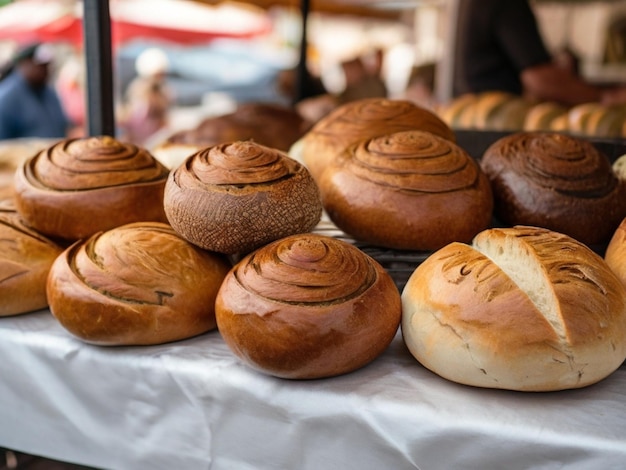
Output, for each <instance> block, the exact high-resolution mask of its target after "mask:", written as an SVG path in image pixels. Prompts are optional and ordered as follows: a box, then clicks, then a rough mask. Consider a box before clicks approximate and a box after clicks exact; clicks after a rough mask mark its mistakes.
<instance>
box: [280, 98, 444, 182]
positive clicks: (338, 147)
mask: <svg viewBox="0 0 626 470" xmlns="http://www.w3.org/2000/svg"><path fill="white" fill-rule="evenodd" d="M406 130H421V131H427V132H431V133H433V134H436V135H438V136H441V137H443V138H445V139H448V140H450V141H454V140H455V136H454V132H453V131H452V129H450V127H448V125H447V124H446V123H445V122H443V121H442V120H441V118H439V117H438V116H437V115H436V114H435V113H433V112H432V111H429V110H427V109H425V108H421V107H419V106H417V105H416V104H414V103H412V102H410V101H405V100H390V99H386V98H366V99H361V100H356V101H351V102H349V103H346V104H344V105H341V106H339V107H338V108H336V109H335V110H333V111H332V112H331V113H330V114H328V115H327V116H325V117H324V118H322V119H321V120H320V121H319V122H318V123H317V124H315V126H313V128H312V129H311V130H310V131H309V132H307V133H306V134H305V135H304V137H303V138H302V139H301V141H300V142H298V143H297V144H296V145H294V147H293V151H294V153H295V154H294V155H293V157H294V158H297V159H301V160H302V161H303V162H304V164H305V165H306V166H307V168H308V169H309V171H310V172H311V174H312V175H313V178H315V179H318V178H319V176H320V175H321V173H322V171H323V170H324V169H325V168H326V167H327V166H328V165H329V164H330V163H331V162H332V161H333V160H334V159H335V158H337V156H338V155H339V154H340V153H341V152H343V151H344V150H346V149H347V148H348V147H349V146H351V145H353V144H355V143H357V142H359V141H361V140H363V139H368V138H372V137H378V136H381V135H385V134H391V133H393V132H399V131H406ZM290 153H291V151H290Z"/></svg>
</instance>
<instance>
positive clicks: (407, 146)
mask: <svg viewBox="0 0 626 470" xmlns="http://www.w3.org/2000/svg"><path fill="white" fill-rule="evenodd" d="M454 137H455V136H454V133H453V132H452V130H451V129H450V128H449V127H448V126H447V125H446V124H445V123H444V122H443V121H442V120H441V119H439V118H438V117H437V116H436V115H435V114H434V113H433V112H431V111H429V110H427V109H424V108H421V107H419V106H417V105H415V104H413V103H411V102H409V101H403V100H390V99H383V98H370V99H362V100H357V101H353V102H350V103H347V104H344V105H342V106H341V107H339V108H337V109H336V110H335V111H333V112H332V113H330V114H329V115H328V116H326V117H325V118H323V119H322V120H320V121H319V122H318V123H317V124H316V125H315V126H314V127H313V128H312V129H311V131H309V132H308V133H307V134H306V135H305V136H304V137H303V138H302V139H301V140H300V141H299V142H298V143H296V144H295V145H294V146H293V147H292V150H291V154H292V155H294V156H295V158H301V159H302V160H303V161H304V163H305V164H306V166H307V168H309V170H310V171H311V174H312V175H313V177H314V178H315V180H316V181H317V183H318V186H319V189H320V193H321V197H322V203H323V206H324V209H325V210H326V212H327V214H328V216H329V217H330V219H331V220H332V222H334V223H335V225H336V226H337V227H338V228H339V229H341V230H343V231H344V232H346V233H347V234H348V235H350V236H352V237H354V238H355V239H357V240H358V241H363V242H367V243H371V244H374V245H377V246H381V247H386V248H393V249H400V250H425V251H426V250H433V249H437V248H440V247H441V246H443V245H445V244H446V243H448V242H450V241H455V240H456V241H469V240H471V238H472V237H473V236H474V235H475V234H476V233H478V232H479V231H481V230H483V229H485V228H487V226H489V224H490V223H491V219H492V209H493V200H492V195H491V188H490V186H489V182H488V180H487V178H486V177H485V175H484V174H483V172H482V170H481V169H480V167H479V166H478V164H477V163H476V161H475V160H474V159H472V158H471V157H470V156H469V155H468V154H467V153H466V152H465V151H464V150H463V149H461V148H460V147H459V146H457V145H456V144H455V143H454Z"/></svg>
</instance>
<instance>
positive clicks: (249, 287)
mask: <svg viewBox="0 0 626 470" xmlns="http://www.w3.org/2000/svg"><path fill="white" fill-rule="evenodd" d="M215 309H216V317H217V326H218V329H219V331H220V333H221V335H222V337H223V338H224V341H225V342H226V344H227V345H228V346H229V348H230V349H231V350H232V351H233V353H234V354H235V355H236V356H237V357H239V358H240V359H241V360H242V361H243V362H244V363H245V364H246V365H248V366H249V367H252V368H254V369H257V370H259V371H261V372H263V373H266V374H269V375H273V376H277V377H282V378H289V379H313V378H321V377H331V376H335V375H339V374H344V373H348V372H351V371H353V370H356V369H358V368H360V367H362V366H364V365H366V364H368V363H370V362H371V361H373V360H374V359H375V358H376V357H378V356H379V355H380V354H381V353H382V352H383V351H384V350H385V349H386V348H387V346H388V345H389V344H390V343H391V340H392V339H393V338H394V336H395V334H396V332H397V330H398V326H399V325H400V318H401V304H400V293H399V291H398V289H397V287H396V286H395V284H394V282H393V280H392V279H391V277H390V276H389V274H387V272H386V271H385V270H384V269H383V268H382V267H381V266H380V265H379V264H378V263H377V262H376V261H375V260H374V259H372V258H370V257H369V256H368V255H366V254H365V253H364V252H362V251H360V250H359V249H358V248H356V247H355V246H353V245H350V244H348V243H346V242H344V241H341V240H338V239H335V238H331V237H326V236H323V235H315V234H302V235H293V236H290V237H287V238H284V239H281V240H277V241H275V242H273V243H270V244H268V245H266V246H264V247H262V248H259V249H258V250H257V251H255V252H254V253H251V254H249V255H248V256H246V257H245V258H243V259H242V260H241V261H240V262H239V263H237V265H235V267H234V268H233V269H232V270H231V272H230V273H229V274H228V275H227V276H226V279H225V280H224V283H223V284H222V287H221V288H220V291H219V293H218V295H217V300H216V307H215Z"/></svg>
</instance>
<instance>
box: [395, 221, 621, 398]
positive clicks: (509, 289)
mask: <svg viewBox="0 0 626 470" xmlns="http://www.w3.org/2000/svg"><path fill="white" fill-rule="evenodd" d="M402 302H403V319H402V333H403V337H404V340H405V342H406V344H407V347H408V348H409V350H410V351H411V353H412V354H413V355H414V356H415V358H416V359H417V360H418V361H419V362H420V363H422V365H424V366H425V367H427V368H428V369H430V370H432V371H433V372H435V373H437V374H438V375H440V376H442V377H444V378H446V379H448V380H451V381H454V382H458V383H462V384H466V385H472V386H478V387H489V388H501V389H510V390H519V391H554V390H563V389H569V388H579V387H584V386H587V385H590V384H593V383H595V382H598V381H600V380H602V379H604V378H605V377H607V376H608V375H610V374H611V373H612V372H613V371H615V370H616V369H617V368H618V367H619V366H620V365H621V363H622V362H623V361H624V359H625V358H626V290H625V289H624V287H623V286H622V285H621V283H620V281H619V279H618V278H617V277H616V276H615V275H614V274H613V273H612V272H611V271H610V269H609V268H608V266H607V264H606V263H605V262H604V261H603V260H602V259H601V258H600V257H599V256H598V255H597V254H595V253H594V252H593V251H591V250H590V249H588V248H587V247H586V246H584V245H582V244H580V243H578V242H576V241H575V240H573V239H572V238H570V237H568V236H565V235H562V234H559V233H556V232H551V231H548V230H545V229H538V228H533V227H515V228H508V229H490V230H486V231H484V232H481V233H480V234H478V235H477V236H476V238H475V239H474V242H473V245H472V246H469V245H464V244H461V243H452V244H450V245H447V246H446V247H444V248H442V249H441V250H439V251H437V252H436V253H434V254H433V255H431V256H430V257H429V258H428V259H427V260H426V261H425V262H424V263H422V264H421V265H420V266H419V267H418V268H417V269H416V270H415V272H414V273H413V275H412V276H411V278H410V279H409V281H408V282H407V285H406V287H405V288H404V291H403V293H402Z"/></svg>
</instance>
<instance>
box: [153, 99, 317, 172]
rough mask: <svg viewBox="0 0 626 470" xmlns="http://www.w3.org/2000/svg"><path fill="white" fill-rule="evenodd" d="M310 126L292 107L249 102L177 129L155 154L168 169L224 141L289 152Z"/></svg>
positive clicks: (157, 148)
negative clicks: (257, 145) (251, 143)
mask: <svg viewBox="0 0 626 470" xmlns="http://www.w3.org/2000/svg"><path fill="white" fill-rule="evenodd" d="M309 127H310V123H309V122H308V121H306V120H305V119H304V118H303V117H302V116H301V115H300V114H299V113H298V112H297V111H295V110H293V109H291V108H287V107H284V106H280V105H275V104H268V103H246V104H242V105H240V106H238V107H237V109H235V110H234V111H233V112H231V113H228V114H223V115H220V116H213V117H210V118H207V119H204V120H203V121H202V122H200V124H198V125H197V126H196V127H195V128H193V129H189V130H182V131H179V132H176V133H175V134H173V135H171V136H170V137H169V138H168V139H167V140H166V141H165V142H163V143H161V144H159V145H157V146H156V148H155V149H154V152H153V153H154V156H155V157H156V158H158V159H159V160H160V161H161V162H162V163H164V164H165V165H166V166H167V167H168V168H176V167H178V166H179V165H180V164H181V163H182V162H183V161H184V160H185V159H186V158H187V157H188V156H190V155H191V154H193V153H195V152H197V151H199V150H202V149H203V148H206V147H212V146H214V145H218V144H222V143H225V142H235V141H239V140H251V141H254V142H256V143H258V144H261V145H265V146H266V147H270V148H275V149H278V150H282V151H285V152H286V151H288V150H289V148H290V147H291V145H293V144H294V143H295V142H296V141H297V140H298V139H299V138H300V137H302V135H303V134H304V133H305V132H306V131H307V130H308V129H309Z"/></svg>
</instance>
